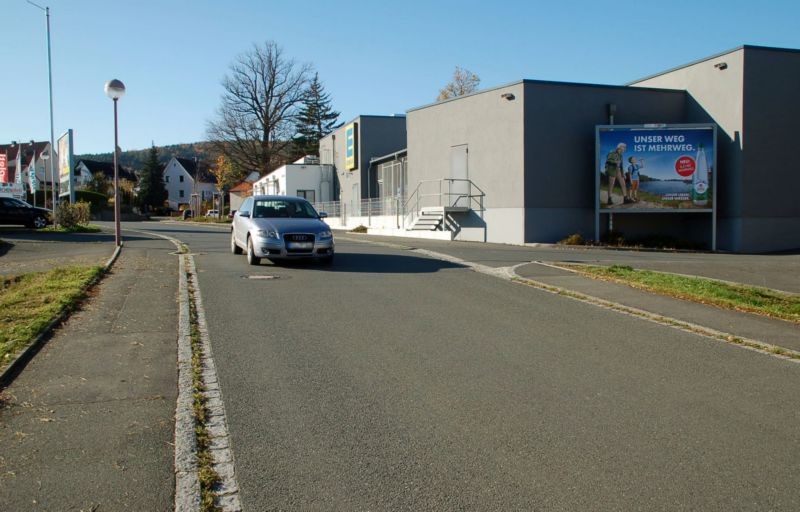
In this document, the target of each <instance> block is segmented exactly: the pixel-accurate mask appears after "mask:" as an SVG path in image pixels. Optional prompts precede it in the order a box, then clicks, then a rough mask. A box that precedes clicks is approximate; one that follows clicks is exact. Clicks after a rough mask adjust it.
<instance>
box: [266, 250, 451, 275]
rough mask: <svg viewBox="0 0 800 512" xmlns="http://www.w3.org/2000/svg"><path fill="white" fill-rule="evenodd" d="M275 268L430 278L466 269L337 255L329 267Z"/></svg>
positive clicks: (395, 257)
mask: <svg viewBox="0 0 800 512" xmlns="http://www.w3.org/2000/svg"><path fill="white" fill-rule="evenodd" d="M275 266H277V267H286V268H314V269H316V270H321V271H324V272H350V273H374V274H427V273H432V272H439V271H440V270H447V269H454V268H466V267H465V266H464V265H459V264H456V263H450V262H447V261H441V260H435V259H431V258H423V257H420V256H406V255H403V254H360V253H343V252H338V253H336V258H335V259H334V261H333V263H332V264H330V265H326V264H323V263H320V262H314V261H310V260H288V261H286V260H282V261H276V262H275Z"/></svg>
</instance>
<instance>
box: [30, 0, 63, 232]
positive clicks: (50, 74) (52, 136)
mask: <svg viewBox="0 0 800 512" xmlns="http://www.w3.org/2000/svg"><path fill="white" fill-rule="evenodd" d="M25 1H26V2H28V3H29V4H31V5H32V6H34V7H37V8H39V9H41V10H43V11H44V14H45V17H46V18H47V78H48V81H49V84H50V151H53V146H54V145H55V133H54V130H53V64H52V61H51V59H50V8H49V7H42V6H41V5H38V4H35V3H33V2H31V0H25ZM50 188H51V189H52V194H53V219H55V218H56V203H57V202H58V194H56V176H55V171H54V170H53V161H52V160H51V161H50ZM44 205H45V207H47V169H46V168H45V180H44Z"/></svg>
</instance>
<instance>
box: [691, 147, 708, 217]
mask: <svg viewBox="0 0 800 512" xmlns="http://www.w3.org/2000/svg"><path fill="white" fill-rule="evenodd" d="M696 161H697V168H696V169H695V171H694V174H693V175H692V203H693V204H694V205H695V206H706V205H707V204H708V161H707V160H706V152H705V150H704V149H703V145H702V144H700V147H699V148H698V149H697V160H696Z"/></svg>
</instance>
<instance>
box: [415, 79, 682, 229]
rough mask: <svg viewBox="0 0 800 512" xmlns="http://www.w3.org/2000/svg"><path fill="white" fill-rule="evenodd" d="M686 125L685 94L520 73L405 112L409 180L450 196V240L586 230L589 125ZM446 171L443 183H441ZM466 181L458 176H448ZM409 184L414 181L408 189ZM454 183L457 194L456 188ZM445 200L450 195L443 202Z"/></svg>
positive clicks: (426, 203)
mask: <svg viewBox="0 0 800 512" xmlns="http://www.w3.org/2000/svg"><path fill="white" fill-rule="evenodd" d="M609 105H615V106H616V107H615V108H616V115H615V120H614V122H615V123H617V124H640V123H656V122H658V123H680V122H684V121H683V119H684V115H683V113H684V111H685V108H686V95H685V93H684V92H682V91H670V90H664V89H653V88H631V87H624V86H600V85H588V84H571V83H560V82H543V81H534V80H522V81H520V82H516V83H513V84H509V85H506V86H502V87H497V88H494V89H489V90H485V91H481V92H479V93H475V94H472V95H469V96H464V97H460V98H456V99H452V100H448V101H444V102H441V103H436V104H432V105H427V106H424V107H420V108H416V109H412V110H410V111H408V114H407V115H408V187H409V195H410V198H411V203H414V204H415V203H416V200H415V199H414V197H411V196H413V195H414V194H415V193H416V194H417V195H419V196H421V197H422V198H424V199H423V200H422V201H421V203H422V206H423V207H428V208H429V207H431V206H434V205H433V204H432V201H436V200H437V199H438V198H437V197H436V193H437V190H438V189H439V188H442V189H443V190H444V192H443V194H442V196H440V197H442V199H443V201H444V202H446V203H448V204H449V203H451V202H452V201H453V200H456V199H458V198H459V197H460V196H463V195H468V196H469V200H468V201H466V200H462V203H461V206H468V208H467V209H466V211H464V208H456V209H454V210H453V211H451V212H449V213H448V214H447V217H448V218H446V219H444V221H445V222H450V225H451V229H453V228H454V229H453V230H454V231H456V235H455V238H456V239H462V240H477V241H481V240H485V241H488V242H499V243H513V244H520V243H528V242H556V241H558V240H560V239H562V238H565V237H566V236H568V235H570V234H572V233H581V234H583V236H586V237H590V236H591V235H592V234H593V233H594V212H595V175H594V169H595V126H596V125H602V124H607V123H608V122H609ZM442 178H445V181H444V182H439V180H441V179H442ZM450 179H454V180H469V182H468V184H466V185H465V184H464V183H463V182H460V181H459V182H455V181H449V180H450ZM415 187H416V188H415ZM454 187H455V188H456V189H457V190H456V191H455V192H454V191H453V188H454ZM448 198H449V200H448Z"/></svg>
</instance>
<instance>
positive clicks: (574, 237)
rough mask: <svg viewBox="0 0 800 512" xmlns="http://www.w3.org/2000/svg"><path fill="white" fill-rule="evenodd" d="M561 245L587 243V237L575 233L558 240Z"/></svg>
mask: <svg viewBox="0 0 800 512" xmlns="http://www.w3.org/2000/svg"><path fill="white" fill-rule="evenodd" d="M558 243H559V245H586V239H584V238H583V236H582V235H581V234H580V233H573V234H571V235H569V236H568V237H567V238H565V239H563V240H559V241H558Z"/></svg>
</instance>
